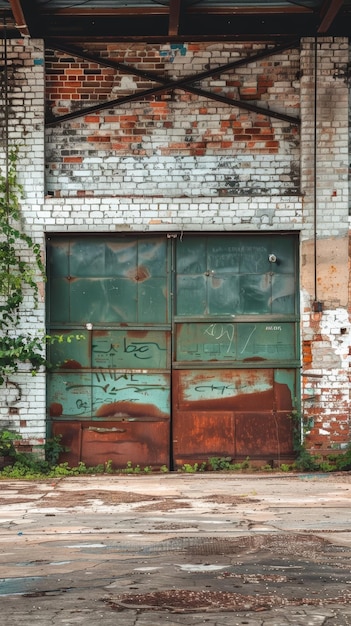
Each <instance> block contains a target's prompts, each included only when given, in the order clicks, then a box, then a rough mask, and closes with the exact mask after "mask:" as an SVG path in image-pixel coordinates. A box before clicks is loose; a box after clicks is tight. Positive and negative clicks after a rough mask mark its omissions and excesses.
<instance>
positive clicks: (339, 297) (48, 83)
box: [0, 38, 350, 452]
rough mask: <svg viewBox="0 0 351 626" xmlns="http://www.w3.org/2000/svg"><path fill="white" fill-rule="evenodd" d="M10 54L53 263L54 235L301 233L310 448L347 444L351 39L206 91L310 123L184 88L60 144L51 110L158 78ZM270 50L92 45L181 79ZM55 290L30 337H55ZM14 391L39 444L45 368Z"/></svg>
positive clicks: (96, 115) (17, 123)
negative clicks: (347, 70)
mask: <svg viewBox="0 0 351 626" xmlns="http://www.w3.org/2000/svg"><path fill="white" fill-rule="evenodd" d="M8 47H9V52H8V59H9V76H10V85H9V86H10V108H9V125H8V133H9V140H10V144H11V145H13V144H16V145H18V146H19V154H20V159H19V175H20V179H21V182H22V183H23V185H24V190H25V198H24V201H23V207H22V208H23V216H24V223H25V228H26V230H27V232H28V233H30V234H31V235H32V237H33V238H34V240H35V241H38V242H39V243H40V245H41V246H42V247H43V254H44V249H45V236H46V235H48V234H50V233H53V232H55V233H58V232H79V233H92V232H94V233H98V232H100V233H103V232H110V233H111V232H114V233H115V232H116V233H118V232H126V231H128V232H150V231H154V232H162V231H167V232H172V231H187V230H189V231H190V230H191V231H194V230H198V231H199V232H201V231H211V232H213V231H218V232H223V231H227V232H273V231H277V232H279V231H282V230H284V231H290V230H291V231H294V232H298V233H300V281H301V285H300V286H301V290H300V300H301V347H302V368H301V397H302V413H303V416H304V421H305V425H306V428H305V430H306V431H307V435H306V437H307V438H306V441H307V443H308V446H309V447H310V448H311V449H312V450H313V451H317V450H318V451H322V452H327V451H328V450H330V449H341V448H343V447H345V446H346V445H347V444H348V442H349V439H350V429H349V404H350V398H349V389H350V376H349V363H350V348H349V336H350V321H349V302H350V292H349V261H348V259H349V254H348V227H349V224H348V204H349V201H348V160H349V154H348V133H349V126H348V86H347V85H346V83H345V82H344V80H342V79H340V78H335V76H336V75H337V74H338V72H339V71H340V68H343V67H345V66H346V65H347V63H348V60H349V47H348V41H347V40H345V39H335V40H334V39H329V38H320V39H319V40H318V46H317V59H316V58H315V51H314V40H313V39H305V40H302V41H301V46H300V49H294V50H286V51H285V52H281V53H280V54H279V55H274V56H272V57H267V58H265V59H261V60H258V61H256V62H253V63H250V64H248V65H244V66H242V67H240V68H238V69H236V70H235V71H233V72H229V71H227V72H223V73H221V74H220V75H218V76H217V77H215V78H213V79H209V78H208V79H206V80H203V81H201V84H200V85H199V86H200V87H201V89H203V90H208V91H213V92H215V93H217V94H220V95H223V96H226V97H231V98H233V99H235V100H239V99H240V100H242V101H243V102H244V103H252V102H255V104H256V105H257V106H258V107H262V108H264V107H267V108H269V109H273V110H274V111H277V112H278V113H281V114H283V115H284V114H286V115H288V116H290V117H291V118H293V117H298V116H300V117H301V129H299V126H298V124H295V123H293V121H290V122H288V121H284V120H282V119H275V118H272V117H268V116H266V115H264V114H263V113H262V112H257V111H247V110H243V109H240V108H237V107H232V106H229V105H228V104H225V103H222V102H217V101H213V100H209V99H206V98H204V97H199V96H198V95H195V94H189V93H187V92H185V91H182V90H180V89H179V90H174V91H173V92H171V93H167V94H160V95H158V96H152V97H151V96H149V97H147V98H146V99H144V100H142V101H135V102H129V103H126V104H123V105H122V104H121V105H119V106H118V107H114V106H111V108H105V109H103V110H101V111H99V112H91V113H88V114H86V115H83V116H81V117H77V118H75V119H71V120H67V121H64V122H62V123H60V124H57V125H55V126H49V127H48V129H47V131H46V138H45V131H44V110H45V106H44V103H45V102H46V114H47V116H48V118H49V119H50V116H52V115H54V116H57V115H64V114H67V113H70V112H74V111H75V110H77V109H78V108H80V107H81V106H82V105H84V106H87V107H91V106H93V105H95V104H97V103H98V102H101V101H102V100H105V99H109V100H111V99H117V98H122V97H123V96H127V95H128V94H130V93H131V91H142V90H146V89H149V88H150V87H154V86H155V84H156V83H155V82H151V81H147V80H146V79H142V78H141V77H137V76H133V75H132V74H127V73H125V72H123V73H122V72H120V71H117V70H115V69H113V68H110V67H104V66H102V65H101V66H100V65H99V64H98V63H93V62H92V61H85V60H83V59H79V58H76V57H72V56H68V55H67V54H63V53H60V52H57V51H53V50H47V51H46V53H45V52H44V47H43V42H42V41H39V40H29V41H27V40H13V41H11V42H9V45H8ZM263 47H264V46H263V45H262V44H260V45H258V44H255V45H254V44H231V43H226V44H219V43H215V44H201V45H198V44H184V45H183V44H182V45H175V46H172V45H167V46H165V45H163V46H156V45H147V46H141V45H121V44H119V45H113V46H112V45H109V46H99V47H96V46H95V47H91V46H88V49H89V53H91V54H99V55H101V56H102V57H103V58H108V59H113V60H115V61H118V62H121V63H126V64H130V65H133V66H134V67H136V68H138V69H143V70H145V71H147V72H150V73H152V72H156V73H158V74H159V75H160V76H162V77H163V78H164V77H166V78H167V79H170V80H179V79H181V78H183V77H185V76H189V75H192V74H195V73H201V72H203V71H205V70H206V69H207V68H208V67H209V66H211V67H213V66H216V65H225V64H226V63H228V62H229V61H233V60H235V59H241V58H243V57H245V56H247V55H249V54H250V55H251V54H257V53H258V52H259V51H260V50H262V48H263ZM45 58H46V70H45V65H44V60H45ZM316 61H317V63H316ZM315 65H317V73H318V77H317V90H315V80H314V78H315V77H314V71H315ZM196 86H198V85H196ZM315 92H316V93H317V110H316V112H315V107H314V95H315ZM315 121H316V133H315V130H314V127H315ZM1 123H2V125H4V124H5V120H4V119H2V120H1ZM3 137H4V135H3ZM315 140H316V143H315ZM2 162H3V159H2ZM315 164H316V169H315ZM40 291H41V294H42V299H41V302H40V303H39V306H38V308H37V309H35V310H34V309H33V307H32V305H33V303H32V301H31V300H30V299H28V302H27V303H26V305H27V309H26V310H25V311H24V316H23V320H24V321H23V326H24V328H27V329H39V330H40V329H44V328H45V314H44V313H45V296H44V286H43V285H40ZM319 303H320V304H319ZM7 389H8V394H7V395H4V396H3V398H2V400H1V402H0V420H2V421H3V422H6V423H7V422H9V421H10V422H11V423H12V424H13V426H14V428H16V429H19V430H20V431H21V432H22V434H23V437H24V438H25V439H28V440H29V441H33V442H40V441H42V439H43V437H45V374H44V373H43V372H42V373H40V374H38V376H37V377H35V378H32V377H31V376H30V375H29V374H28V373H27V372H26V371H20V372H19V374H18V375H17V376H15V377H11V380H9V381H8V383H7Z"/></svg>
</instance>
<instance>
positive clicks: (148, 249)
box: [138, 239, 167, 276]
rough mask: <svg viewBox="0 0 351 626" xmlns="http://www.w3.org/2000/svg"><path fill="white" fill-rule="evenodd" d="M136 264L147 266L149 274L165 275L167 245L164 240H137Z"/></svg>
mask: <svg viewBox="0 0 351 626" xmlns="http://www.w3.org/2000/svg"><path fill="white" fill-rule="evenodd" d="M138 266H139V267H140V266H142V267H145V268H147V270H148V271H147V273H148V275H149V276H166V274H167V245H166V241H165V240H164V241H159V240H154V239H151V240H145V241H140V242H139V248H138Z"/></svg>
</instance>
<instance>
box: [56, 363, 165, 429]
mask: <svg viewBox="0 0 351 626" xmlns="http://www.w3.org/2000/svg"><path fill="white" fill-rule="evenodd" d="M169 387H170V383H169V375H168V374H136V373H133V374H126V373H121V372H119V371H118V370H117V371H115V372H114V371H110V372H91V373H75V374H71V373H62V374H61V373H60V374H59V373H56V374H52V376H51V384H50V387H49V392H48V395H49V397H48V403H49V412H50V415H51V417H53V418H60V417H70V418H73V417H74V418H78V417H92V416H96V417H98V418H99V417H100V418H107V417H109V418H111V419H138V418H144V417H148V416H149V417H150V416H157V417H159V418H160V419H167V418H168V417H169V412H170V409H169V396H170V393H169Z"/></svg>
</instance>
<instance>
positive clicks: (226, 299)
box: [207, 274, 240, 315]
mask: <svg viewBox="0 0 351 626" xmlns="http://www.w3.org/2000/svg"><path fill="white" fill-rule="evenodd" d="M207 283H208V311H209V313H210V314H213V315H234V314H236V313H237V312H238V310H239V306H240V288H239V277H238V276H228V275H226V274H222V275H217V274H216V275H211V276H209V277H208V278H207Z"/></svg>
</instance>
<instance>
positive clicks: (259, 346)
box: [172, 235, 299, 467]
mask: <svg viewBox="0 0 351 626" xmlns="http://www.w3.org/2000/svg"><path fill="white" fill-rule="evenodd" d="M175 256H176V260H175V268H176V269H175V298H176V299H175V303H174V312H175V316H174V337H175V340H174V355H173V412H172V414H173V457H174V463H175V465H176V466H178V467H179V466H182V465H183V464H184V463H194V462H199V461H207V460H208V459H209V458H210V457H230V458H231V459H239V460H241V459H245V458H246V457H247V456H249V457H250V459H256V460H257V461H259V460H260V461H266V462H273V463H279V462H280V461H281V460H282V459H284V458H285V459H286V458H291V457H292V456H293V438H292V423H291V419H290V415H291V411H292V408H293V404H294V401H295V398H296V396H297V390H296V381H297V376H296V373H297V368H298V365H299V360H298V301H297V293H298V289H297V261H296V259H297V244H296V239H295V237H293V236H287V235H260V236H256V235H255V236H253V235H251V236H245V235H238V236H234V235H230V236H229V235H223V236H212V235H208V236H201V237H196V236H184V237H183V238H181V239H178V241H177V242H176V253H175Z"/></svg>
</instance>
